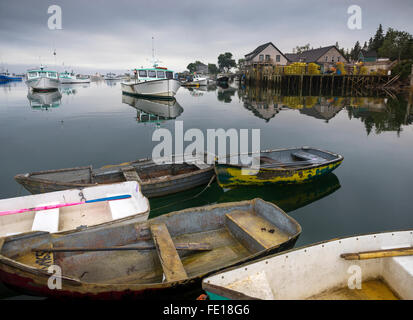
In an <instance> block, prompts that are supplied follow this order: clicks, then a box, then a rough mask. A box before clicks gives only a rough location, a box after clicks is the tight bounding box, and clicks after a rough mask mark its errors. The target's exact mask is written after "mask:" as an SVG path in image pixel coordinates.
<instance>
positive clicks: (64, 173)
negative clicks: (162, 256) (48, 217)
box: [15, 155, 214, 198]
mask: <svg viewBox="0 0 413 320" xmlns="http://www.w3.org/2000/svg"><path fill="white" fill-rule="evenodd" d="M185 159H186V161H185V162H184V163H175V156H174V157H173V158H172V161H169V162H164V164H156V163H155V162H154V161H153V160H151V159H141V160H137V161H132V162H126V163H122V164H119V165H108V166H104V167H102V168H99V169H93V168H92V166H88V167H77V168H68V169H60V170H47V171H39V172H32V173H26V174H18V175H16V176H15V179H16V181H17V182H18V183H20V184H21V185H23V187H24V188H25V189H27V190H28V191H29V192H31V193H34V194H37V193H43V192H51V191H57V190H65V189H71V188H78V187H90V186H94V185H98V184H108V183H117V182H123V181H138V182H139V183H140V185H141V186H142V193H143V194H144V195H145V196H146V197H148V198H151V197H159V196H165V195H168V194H172V193H176V192H180V191H184V190H188V189H191V188H194V187H197V186H200V185H203V184H207V183H208V182H209V181H210V180H211V178H212V176H213V175H214V168H213V165H208V164H207V161H206V156H205V155H199V156H195V157H192V158H190V159H189V158H185Z"/></svg>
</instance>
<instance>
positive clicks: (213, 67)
mask: <svg viewBox="0 0 413 320" xmlns="http://www.w3.org/2000/svg"><path fill="white" fill-rule="evenodd" d="M218 72H219V70H218V67H217V65H216V64H215V63H208V73H210V74H217V73H218Z"/></svg>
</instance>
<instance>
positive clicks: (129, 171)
mask: <svg viewBox="0 0 413 320" xmlns="http://www.w3.org/2000/svg"><path fill="white" fill-rule="evenodd" d="M121 170H122V173H123V176H124V177H125V179H126V181H138V182H139V183H142V180H141V178H140V177H139V175H138V173H137V172H136V169H135V168H134V167H132V166H126V167H122V168H121Z"/></svg>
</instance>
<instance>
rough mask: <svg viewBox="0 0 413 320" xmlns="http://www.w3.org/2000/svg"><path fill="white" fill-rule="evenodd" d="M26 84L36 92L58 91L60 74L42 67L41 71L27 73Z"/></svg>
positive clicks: (33, 70) (32, 70) (34, 70)
mask: <svg viewBox="0 0 413 320" xmlns="http://www.w3.org/2000/svg"><path fill="white" fill-rule="evenodd" d="M26 84H27V86H28V87H29V88H31V89H32V90H34V91H48V90H57V89H58V88H59V73H58V72H57V71H52V70H45V68H44V67H43V66H40V68H39V69H31V70H28V71H27V74H26Z"/></svg>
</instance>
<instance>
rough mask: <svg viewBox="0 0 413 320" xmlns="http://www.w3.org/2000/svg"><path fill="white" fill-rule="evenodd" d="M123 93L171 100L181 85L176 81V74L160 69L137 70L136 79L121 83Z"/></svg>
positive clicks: (154, 67)
mask: <svg viewBox="0 0 413 320" xmlns="http://www.w3.org/2000/svg"><path fill="white" fill-rule="evenodd" d="M121 87H122V92H123V93H127V94H133V95H138V96H147V97H158V98H165V99H171V98H173V97H174V96H175V95H176V93H177V92H178V90H179V88H180V87H181V83H180V82H179V81H178V80H177V79H175V77H174V72H173V71H172V70H169V69H168V68H164V67H158V66H157V65H156V64H155V65H154V66H153V68H142V69H135V77H134V78H133V79H131V80H130V81H125V82H122V83H121Z"/></svg>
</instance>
